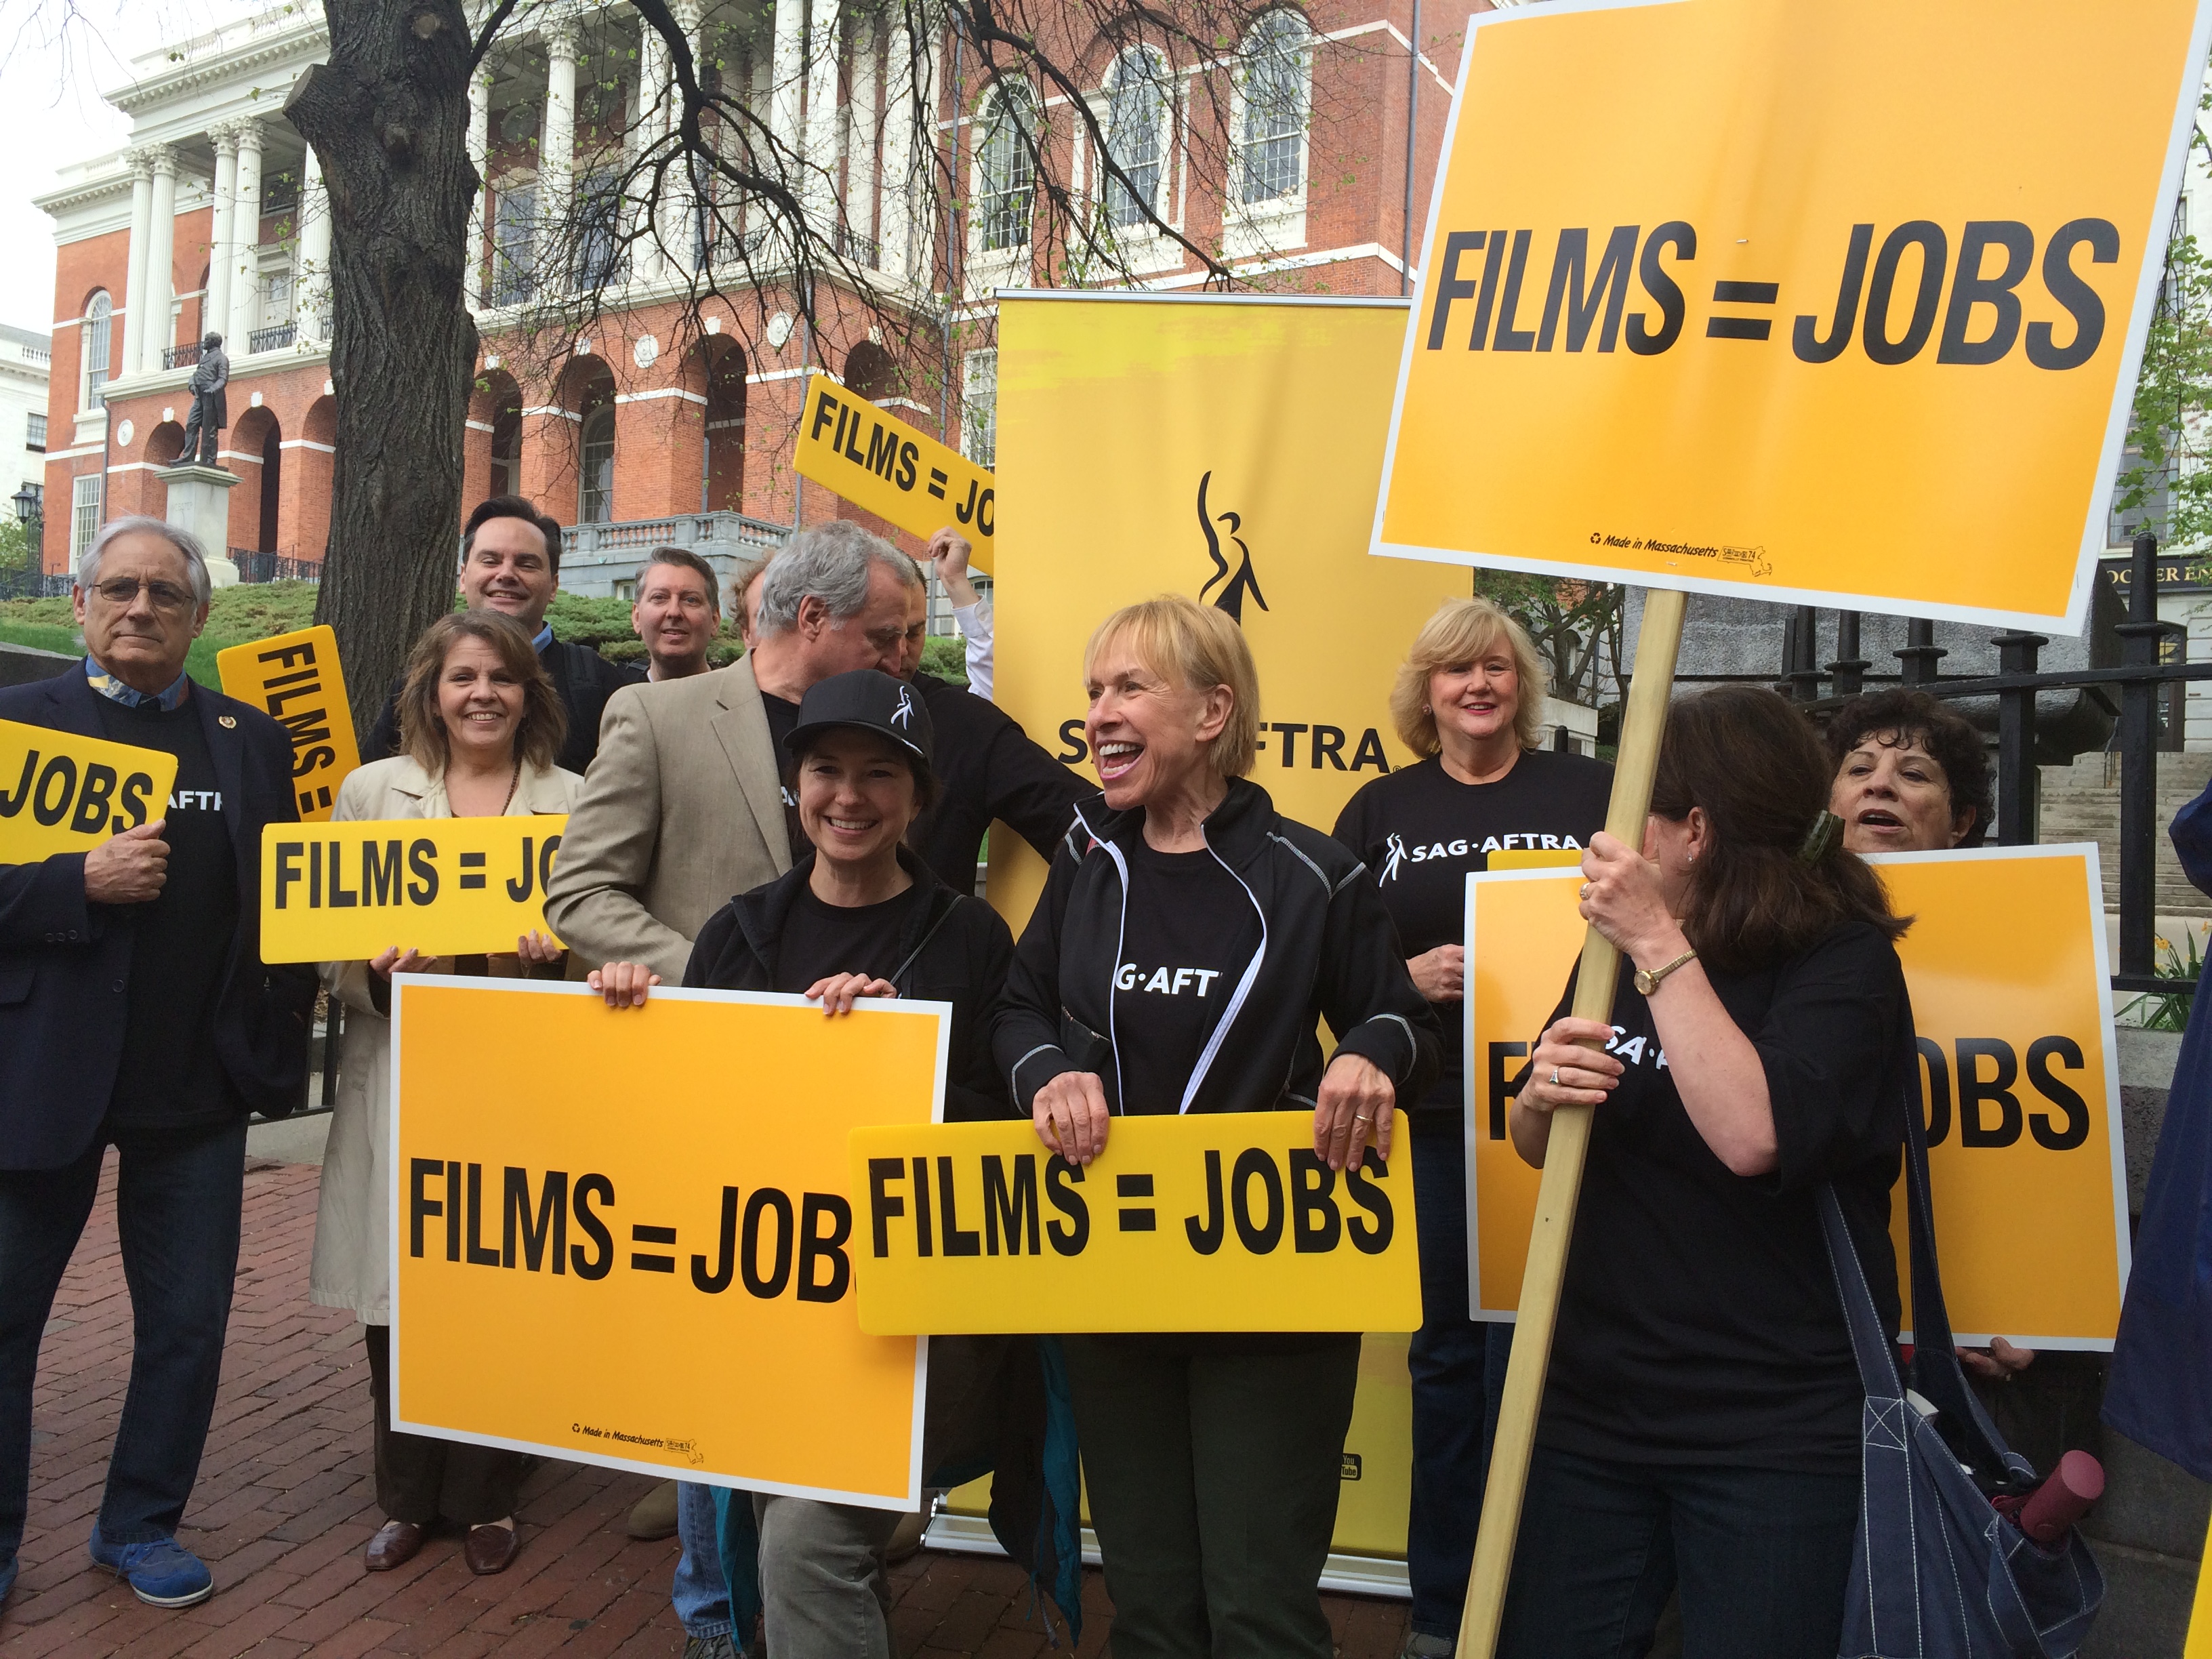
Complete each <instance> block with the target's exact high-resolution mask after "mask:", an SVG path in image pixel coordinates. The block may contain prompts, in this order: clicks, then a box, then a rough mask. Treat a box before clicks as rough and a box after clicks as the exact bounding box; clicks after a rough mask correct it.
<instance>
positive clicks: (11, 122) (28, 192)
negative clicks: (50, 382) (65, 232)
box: [0, 0, 252, 332]
mask: <svg viewBox="0 0 2212 1659" xmlns="http://www.w3.org/2000/svg"><path fill="white" fill-rule="evenodd" d="M250 9H252V6H251V5H248V4H246V3H240V0H0V323H12V324H14V325H16V326H17V327H19V328H33V329H37V330H39V331H40V332H45V331H47V330H49V329H51V328H52V325H53V316H54V310H53V302H54V222H53V221H52V220H51V219H49V218H48V217H47V216H46V215H45V214H44V213H42V212H40V210H38V209H37V208H35V207H33V206H32V205H31V199H32V197H36V196H42V195H44V194H45V193H46V191H49V190H51V189H52V188H53V186H54V179H55V170H56V168H57V167H61V166H64V165H67V164H69V163H72V162H76V161H82V160H84V159H86V158H87V157H88V156H92V155H98V154H100V153H101V152H103V151H105V150H108V149H113V148H114V147H115V146H117V145H118V144H120V143H123V142H124V141H125V139H126V138H127V137H129V136H130V131H131V121H130V118H129V117H128V116H126V115H125V114H124V113H123V112H121V111H119V110H117V109H113V108H111V107H110V106H108V105H107V104H106V103H104V102H103V101H101V99H100V88H104V87H105V88H114V87H117V86H119V85H121V84H122V83H123V82H124V81H125V79H126V76H127V65H128V62H129V58H130V55H131V53H132V52H143V51H144V50H145V49H146V48H147V47H148V46H151V45H153V44H154V43H155V42H156V41H159V40H165V39H166V40H174V39H177V38H179V37H180V36H185V35H190V34H193V33H198V32H199V31H200V30H203V29H205V28H208V27H211V26H212V25H213V24H214V23H215V21H216V20H217V19H218V18H222V17H228V16H233V15H237V14H238V13H240V12H243V11H247V10H250Z"/></svg>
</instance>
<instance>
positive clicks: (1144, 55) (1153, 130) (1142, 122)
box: [1101, 46, 1168, 227]
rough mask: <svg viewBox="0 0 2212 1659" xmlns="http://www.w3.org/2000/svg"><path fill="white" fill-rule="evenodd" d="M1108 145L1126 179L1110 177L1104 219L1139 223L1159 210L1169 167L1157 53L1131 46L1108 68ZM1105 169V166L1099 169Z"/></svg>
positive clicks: (1163, 71) (1162, 70) (1163, 72)
mask: <svg viewBox="0 0 2212 1659" xmlns="http://www.w3.org/2000/svg"><path fill="white" fill-rule="evenodd" d="M1106 149H1107V151H1108V153H1109V154H1110V155H1112V156H1113V158H1114V161H1115V164H1116V165H1117V166H1119V167H1121V171H1122V173H1124V174H1125V175H1126V176H1127V179H1128V180H1129V182H1128V184H1127V185H1124V184H1123V183H1122V182H1121V179H1115V178H1112V177H1110V176H1109V178H1108V179H1107V180H1106V188H1105V190H1104V191H1103V200H1104V202H1105V204H1106V222H1107V223H1108V224H1109V225H1113V226H1116V227H1119V226H1123V225H1141V224H1144V223H1146V213H1147V210H1149V211H1150V212H1151V213H1152V214H1153V215H1158V214H1159V213H1160V196H1161V191H1160V185H1161V183H1162V180H1163V178H1164V174H1165V173H1166V171H1167V169H1166V167H1164V162H1165V161H1166V159H1167V152H1168V87H1167V66H1166V64H1164V63H1162V62H1161V61H1160V59H1159V57H1158V54H1157V53H1154V52H1149V51H1147V50H1146V48H1144V47H1142V46H1132V47H1130V48H1129V49H1128V50H1127V52H1123V53H1122V54H1121V56H1120V57H1118V58H1115V60H1114V66H1113V68H1111V69H1109V70H1107V72H1106ZM1101 170H1102V171H1103V168H1102V169H1101Z"/></svg>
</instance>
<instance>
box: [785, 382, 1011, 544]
mask: <svg viewBox="0 0 2212 1659" xmlns="http://www.w3.org/2000/svg"><path fill="white" fill-rule="evenodd" d="M805 410H806V412H805V416H804V418H803V419H802V420H801V421H800V423H799V447H798V449H797V451H796V452H795V453H794V455H793V465H795V466H796V467H797V468H798V469H799V471H800V472H801V473H802V474H804V475H805V477H810V478H811V479H813V480H814V482H815V483H818V484H820V485H822V486H823V487H824V488H825V489H830V490H833V491H835V492H836V494H837V495H842V496H843V497H844V498H845V499H846V500H847V501H850V502H852V503H853V505H854V506H855V507H866V509H867V510H868V511H869V512H871V513H874V514H875V515H876V516H877V517H878V518H880V519H884V520H889V521H890V523H892V524H895V525H896V526H898V527H899V528H900V529H901V530H908V531H912V532H914V533H915V535H917V536H933V535H935V534H936V533H937V532H939V530H941V529H943V528H944V527H945V526H947V525H950V526H952V527H953V528H954V529H955V530H957V531H958V532H960V533H961V534H962V535H963V536H965V537H966V538H968V544H969V547H970V548H972V549H973V550H974V551H973V552H972V553H971V554H970V556H969V557H970V562H972V563H973V565H974V566H975V568H976V569H977V570H981V571H989V570H991V569H992V568H994V561H993V558H992V550H993V537H994V532H996V530H997V529H998V521H999V507H998V491H997V485H996V482H995V481H994V479H993V477H992V476H991V470H990V468H988V467H986V466H978V465H976V464H975V462H973V461H971V460H969V459H968V458H967V457H966V456H965V455H963V454H962V453H960V452H959V451H958V450H957V449H951V448H947V447H945V445H944V444H942V443H940V442H939V441H937V440H936V439H934V438H933V437H931V436H930V435H928V434H927V433H926V432H923V431H921V430H919V429H917V428H914V427H911V426H908V424H907V423H906V422H904V421H902V420H900V419H899V418H898V417H897V416H895V415H893V414H891V413H890V411H889V410H883V409H878V408H877V407H876V406H875V405H874V404H872V403H870V402H868V400H867V399H866V398H861V397H858V396H856V395H854V393H853V392H848V391H847V390H846V389H845V387H844V386H842V385H840V384H839V383H838V382H837V381H836V380H832V379H831V378H830V377H829V375H827V374H814V375H811V376H810V377H809V378H808V380H807V382H806V403H805Z"/></svg>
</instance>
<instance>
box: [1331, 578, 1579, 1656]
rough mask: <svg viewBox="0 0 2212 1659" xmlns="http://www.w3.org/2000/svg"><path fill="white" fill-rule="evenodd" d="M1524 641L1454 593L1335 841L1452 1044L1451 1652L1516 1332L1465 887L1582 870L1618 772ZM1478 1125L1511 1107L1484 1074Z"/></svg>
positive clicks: (1424, 1477)
mask: <svg viewBox="0 0 2212 1659" xmlns="http://www.w3.org/2000/svg"><path fill="white" fill-rule="evenodd" d="M1545 682H1546V676H1545V673H1544V665H1543V661H1542V659H1541V658H1540V657H1538V655H1537V654H1536V647H1535V645H1534V642H1533V641H1530V639H1529V637H1528V629H1525V628H1523V627H1522V625H1521V624H1520V623H1517V622H1516V621H1515V620H1514V619H1513V618H1512V617H1510V616H1508V615H1507V614H1506V613H1505V612H1504V611H1501V610H1499V609H1498V606H1496V605H1493V604H1492V603H1491V602H1490V601H1489V600H1487V599H1449V600H1447V601H1445V603H1444V604H1443V605H1442V606H1440V607H1439V608H1438V609H1437V613H1436V615H1434V616H1433V617H1430V618H1429V620H1428V622H1427V623H1425V624H1424V625H1423V627H1422V629H1421V631H1420V632H1419V634H1418V635H1415V636H1414V639H1413V647H1412V648H1411V649H1410V650H1409V651H1407V653H1406V660H1405V663H1404V665H1402V666H1401V667H1400V669H1399V670H1398V676H1397V681H1396V684H1395V685H1394V686H1393V687H1392V688H1391V692H1390V714H1391V721H1392V724H1393V725H1395V726H1396V727H1397V729H1398V735H1399V736H1400V737H1401V738H1403V739H1404V740H1405V744H1406V746H1407V748H1408V749H1410V750H1413V753H1414V754H1415V755H1417V756H1419V757H1420V758H1419V761H1418V762H1417V763H1414V764H1413V765H1410V766H1401V767H1400V768H1399V769H1397V770H1396V771H1395V772H1392V773H1390V774H1389V775H1387V776H1384V777H1380V778H1376V779H1374V780H1373V781H1370V783H1369V784H1368V785H1367V786H1366V787H1364V789H1362V790H1361V791H1360V792H1359V793H1358V794H1357V795H1354V796H1353V797H1352V800H1351V801H1350V803H1349V804H1348V805H1346V807H1345V809H1344V811H1343V814H1342V816H1340V817H1339V818H1338V819H1337V821H1336V838H1337V839H1338V840H1339V841H1340V842H1343V843H1344V844H1345V845H1346V847H1348V848H1351V849H1352V852H1354V853H1355V854H1358V856H1359V857H1360V858H1362V859H1364V860H1365V861H1366V864H1367V868H1368V870H1369V872H1370V873H1371V874H1372V876H1373V878H1374V879H1375V882H1376V885H1377V888H1378V889H1379V890H1380V892H1381V894H1382V898H1383V904H1384V905H1385V907H1387V908H1388V909H1389V912H1390V915H1391V919H1392V920H1393V921H1395V923H1396V924H1397V928H1398V937H1399V939H1400V940H1401V943H1402V945H1403V946H1404V948H1405V951H1406V952H1407V957H1408V960H1407V968H1408V969H1409V970H1410V971H1411V973H1412V975H1413V983H1414V984H1415V985H1417V986H1419V987H1420V991H1421V994H1422V995H1423V996H1424V997H1425V998H1426V999H1427V1000H1429V1002H1430V1003H1431V1006H1434V1007H1435V1009H1436V1010H1437V1017H1438V1018H1439V1019H1440V1020H1441V1021H1442V1022H1443V1029H1444V1031H1445V1033H1446V1035H1445V1037H1444V1061H1443V1072H1442V1074H1441V1075H1440V1076H1439V1077H1438V1078H1437V1082H1436V1085H1435V1087H1434V1088H1432V1089H1431V1091H1429V1093H1428V1094H1427V1095H1426V1096H1425V1097H1424V1098H1423V1099H1422V1100H1421V1101H1420V1102H1419V1103H1418V1104H1413V1106H1412V1109H1411V1110H1410V1111H1409V1112H1408V1114H1407V1120H1408V1127H1409V1129H1410V1131H1411V1133H1412V1134H1413V1144H1414V1145H1415V1146H1417V1147H1419V1148H1420V1149H1422V1150H1420V1151H1419V1152H1417V1153H1416V1155H1415V1157H1414V1159H1413V1180H1414V1183H1415V1185H1414V1194H1415V1199H1416V1210H1417V1213H1418V1220H1419V1233H1420V1243H1421V1328H1420V1329H1419V1331H1417V1332H1415V1333H1414V1335H1413V1345H1412V1348H1411V1350H1410V1352H1409V1353H1408V1355H1407V1359H1408V1363H1409V1364H1410V1367H1411V1370H1412V1372H1413V1499H1412V1513H1411V1516H1410V1518H1409V1519H1408V1522H1407V1579H1408V1580H1409V1582H1410V1587H1411V1589H1412V1590H1413V1611H1412V1614H1411V1617H1410V1618H1409V1619H1408V1620H1407V1638H1406V1652H1407V1654H1409V1655H1415V1656H1427V1655H1444V1654H1449V1653H1450V1652H1451V1651H1452V1644H1453V1640H1454V1638H1455V1637H1456V1635H1457V1633H1458V1631H1459V1621H1460V1607H1461V1602H1462V1600H1463V1599H1464V1597H1465V1595H1466V1593H1467V1577H1468V1563H1469V1562H1470V1561H1471V1560H1472V1559H1473V1557H1474V1531H1475V1522H1476V1520H1477V1519H1478V1517H1479V1516H1480V1514H1481V1509H1482V1489H1483V1484H1484V1480H1485V1476H1486V1472H1487V1468H1488V1465H1489V1444H1490V1437H1491V1434H1492V1429H1493V1426H1494V1425H1495V1424H1496V1422H1497V1413H1498V1402H1499V1401H1500V1399H1501V1398H1502V1396H1503V1392H1504V1383H1505V1358H1506V1356H1507V1354H1508V1353H1509V1352H1510V1351H1511V1343H1512V1327H1511V1326H1510V1325H1484V1324H1479V1323H1477V1322H1474V1320H1471V1319H1469V1318H1468V1279H1467V1260H1468V1252H1467V1163H1466V1154H1465V1151H1464V1148H1463V1144H1462V1142H1463V1135H1464V1131H1463V1129H1462V1112H1463V1107H1462V1100H1463V1098H1464V1097H1465V1093H1466V1078H1467V1056H1466V1054H1464V1053H1463V1051H1462V1049H1463V1044H1464V1042H1465V1038H1464V1036H1462V1032H1463V1030H1464V1024H1463V1022H1462V1018H1461V1006H1462V1000H1463V999H1464V995H1465V990H1464V987H1465V984H1466V972H1467V963H1466V953H1465V950H1464V948H1463V943H1462V928H1463V927H1464V926H1465V924H1466V915H1467V878H1468V875H1469V873H1471V872H1475V871H1480V870H1494V869H1503V868H1509V867H1513V866H1522V865H1528V864H1547V863H1553V864H1559V863H1564V864H1571V863H1572V862H1573V861H1574V860H1576V859H1577V858H1579V857H1580V856H1581V855H1582V852H1583V848H1587V847H1588V846H1589V839H1590V837H1591V836H1593V835H1594V834H1595V833H1596V832H1597V831H1598V830H1599V829H1601V828H1603V827H1604V824H1605V812H1606V804H1607V799H1609V798H1610V796H1611V794H1612V793H1613V769H1612V768H1611V767H1609V766H1607V765H1605V764H1603V763H1601V762H1599V761H1597V760H1595V759H1592V758H1589V757H1584V756H1581V755H1571V754H1559V753H1555V752H1553V750H1547V749H1545V748H1542V747H1541V746H1540V745H1541V730H1542V720H1541V716H1542V713H1543V707H1544V699H1545V692H1546V690H1547V687H1546V683H1545ZM1478 1083H1479V1085H1480V1088H1479V1090H1478V1092H1477V1095H1476V1098H1475V1109H1476V1121H1477V1124H1478V1126H1479V1127H1484V1128H1485V1129H1486V1126H1488V1125H1491V1124H1493V1123H1495V1122H1496V1121H1498V1117H1497V1115H1498V1112H1500V1111H1501V1110H1503V1109H1504V1101H1503V1100H1502V1099H1499V1098H1498V1097H1497V1093H1496V1085H1495V1083H1494V1082H1493V1081H1492V1079H1490V1078H1489V1077H1488V1076H1487V1075H1485V1076H1483V1077H1481V1078H1479V1079H1478Z"/></svg>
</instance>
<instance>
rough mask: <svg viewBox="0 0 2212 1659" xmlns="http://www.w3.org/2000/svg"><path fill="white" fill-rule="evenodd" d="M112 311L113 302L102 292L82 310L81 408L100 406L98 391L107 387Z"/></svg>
mask: <svg viewBox="0 0 2212 1659" xmlns="http://www.w3.org/2000/svg"><path fill="white" fill-rule="evenodd" d="M114 311H115V306H114V302H113V301H111V300H109V299H108V297H107V290H106V289H100V292H99V293H97V294H95V295H93V296H92V303H91V304H90V305H88V306H87V307H85V308H84V329H83V332H84V403H83V404H82V407H84V408H86V409H95V408H98V407H99V405H100V387H102V386H106V384H107V381H108V379H109V375H108V373H107V362H108V356H107V337H108V333H109V327H108V325H109V323H110V322H111V321H112V319H113V315H114Z"/></svg>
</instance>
